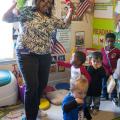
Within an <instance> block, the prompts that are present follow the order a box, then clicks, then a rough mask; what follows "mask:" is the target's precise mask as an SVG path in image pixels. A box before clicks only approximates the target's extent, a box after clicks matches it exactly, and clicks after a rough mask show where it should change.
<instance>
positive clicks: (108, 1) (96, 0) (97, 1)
mask: <svg viewBox="0 0 120 120" xmlns="http://www.w3.org/2000/svg"><path fill="white" fill-rule="evenodd" d="M112 1H113V0H95V3H112Z"/></svg>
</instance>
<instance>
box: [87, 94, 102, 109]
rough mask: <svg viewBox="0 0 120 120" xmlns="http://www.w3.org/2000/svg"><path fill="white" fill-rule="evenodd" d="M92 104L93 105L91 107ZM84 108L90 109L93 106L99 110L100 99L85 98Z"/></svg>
mask: <svg viewBox="0 0 120 120" xmlns="http://www.w3.org/2000/svg"><path fill="white" fill-rule="evenodd" d="M92 104H93V105H92ZM86 106H87V107H88V108H89V109H90V108H91V106H93V108H94V109H98V110H99V106H100V97H99V96H98V97H94V96H87V97H86Z"/></svg>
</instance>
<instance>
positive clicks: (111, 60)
mask: <svg viewBox="0 0 120 120" xmlns="http://www.w3.org/2000/svg"><path fill="white" fill-rule="evenodd" d="M105 39H106V46H105V47H104V48H102V49H101V53H102V55H103V66H104V68H105V71H106V77H105V78H104V79H103V88H102V98H105V99H108V93H107V80H108V77H109V76H110V75H112V74H113V72H114V70H115V68H116V65H117V60H118V58H120V50H119V49H118V48H115V46H114V44H115V40H116V36H115V34H114V33H107V34H106V36H105ZM111 99H112V100H113V102H116V101H117V90H116V88H115V89H114V90H113V92H112V94H111Z"/></svg>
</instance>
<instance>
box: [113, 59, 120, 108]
mask: <svg viewBox="0 0 120 120" xmlns="http://www.w3.org/2000/svg"><path fill="white" fill-rule="evenodd" d="M113 78H114V79H115V80H116V81H117V87H118V98H119V99H118V104H117V105H118V106H120V58H119V59H118V61H117V67H116V69H115V71H114V73H113Z"/></svg>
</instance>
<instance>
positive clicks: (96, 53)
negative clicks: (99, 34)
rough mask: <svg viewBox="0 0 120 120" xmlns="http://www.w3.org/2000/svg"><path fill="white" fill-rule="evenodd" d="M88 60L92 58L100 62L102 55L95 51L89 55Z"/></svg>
mask: <svg viewBox="0 0 120 120" xmlns="http://www.w3.org/2000/svg"><path fill="white" fill-rule="evenodd" d="M90 58H94V59H96V60H98V59H100V60H102V59H103V56H102V53H101V52H99V51H95V52H92V53H91V55H90Z"/></svg>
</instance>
